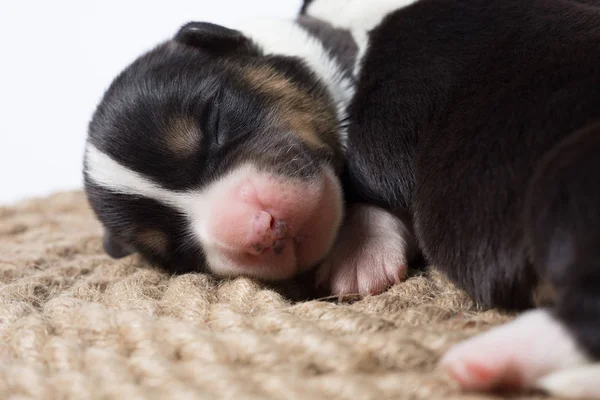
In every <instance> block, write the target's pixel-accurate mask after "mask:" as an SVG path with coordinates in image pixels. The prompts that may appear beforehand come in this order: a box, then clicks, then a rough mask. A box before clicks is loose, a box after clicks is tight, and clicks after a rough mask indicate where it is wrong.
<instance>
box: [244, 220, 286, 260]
mask: <svg viewBox="0 0 600 400" xmlns="http://www.w3.org/2000/svg"><path fill="white" fill-rule="evenodd" d="M286 233H287V227H286V225H285V222H284V221H283V220H280V219H276V218H274V217H273V216H272V215H271V214H269V213H268V212H266V211H259V212H257V213H256V214H255V215H254V220H253V221H252V229H251V232H250V235H249V237H248V244H249V245H248V247H247V252H248V253H250V254H254V255H258V254H261V253H262V252H263V251H265V250H266V249H269V248H272V249H273V252H274V253H276V254H277V253H280V252H281V250H282V249H283V246H284V244H285V240H284V238H285V235H286Z"/></svg>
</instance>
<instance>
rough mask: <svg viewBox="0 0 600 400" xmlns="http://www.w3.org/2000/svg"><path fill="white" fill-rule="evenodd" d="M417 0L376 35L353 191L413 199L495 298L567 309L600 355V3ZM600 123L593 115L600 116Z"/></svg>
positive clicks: (355, 108)
mask: <svg viewBox="0 0 600 400" xmlns="http://www.w3.org/2000/svg"><path fill="white" fill-rule="evenodd" d="M598 4H599V3H598V2H597V1H591V0H590V1H576V0H503V1H490V0H420V1H418V2H416V3H414V4H412V5H410V6H408V7H406V8H404V9H401V10H398V11H396V12H394V13H392V14H390V15H389V16H388V17H387V18H386V19H385V20H384V21H383V23H382V24H381V25H380V26H379V27H377V28H376V29H375V30H374V31H373V32H372V33H371V36H370V47H369V50H368V51H367V53H366V56H365V58H364V59H363V62H362V66H363V67H362V70H361V74H360V76H359V80H358V87H357V94H356V97H355V99H354V101H353V103H352V104H351V106H350V108H349V141H348V154H347V170H346V174H345V185H346V188H347V190H348V191H349V193H352V195H353V200H354V201H361V202H368V203H373V204H377V205H379V206H382V207H384V208H386V209H388V210H390V211H392V212H397V211H398V210H408V211H409V212H410V213H411V214H412V215H413V218H414V223H415V230H416V233H417V236H418V241H419V244H420V246H421V247H422V250H423V252H424V254H425V256H426V258H427V259H428V261H429V262H430V263H431V264H433V265H436V266H438V267H439V268H440V269H441V270H443V271H444V272H445V273H447V274H448V275H449V276H450V277H451V278H452V279H453V280H454V281H455V282H456V283H457V284H458V285H460V286H461V287H463V288H464V289H465V290H466V291H467V292H468V293H469V294H471V295H472V296H473V297H474V298H475V299H476V300H477V301H478V302H479V303H481V304H482V305H483V306H487V307H500V308H505V309H510V310H521V309H526V308H529V307H531V306H532V292H533V289H534V288H535V286H536V285H537V284H538V283H539V282H541V281H542V280H546V279H549V280H550V283H551V284H552V285H553V286H554V287H555V288H556V290H557V292H558V297H557V298H556V299H555V300H556V308H555V311H556V313H557V314H558V315H559V316H560V317H561V318H562V319H563V320H564V321H565V322H566V323H567V325H568V326H569V327H570V328H571V329H572V330H573V332H574V333H575V335H576V336H577V337H579V339H580V342H581V343H582V345H583V346H584V348H585V349H586V350H587V351H588V352H589V353H590V354H591V355H593V356H595V357H598V358H600V343H599V339H598V338H599V337H600V335H598V332H600V128H599V125H597V122H598V121H600V7H598ZM594 124H596V125H594Z"/></svg>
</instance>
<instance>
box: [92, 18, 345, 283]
mask: <svg viewBox="0 0 600 400" xmlns="http://www.w3.org/2000/svg"><path fill="white" fill-rule="evenodd" d="M337 130H338V121H337V118H336V112H335V106H334V104H333V101H332V99H331V97H330V95H329V93H328V92H327V90H326V87H325V85H324V84H323V82H320V81H319V80H318V78H317V77H316V76H315V75H313V73H312V72H311V71H310V70H308V69H307V68H306V66H305V65H304V64H303V61H302V60H300V59H296V58H293V57H283V56H276V55H264V54H262V53H261V50H260V49H259V48H258V46H255V44H254V43H252V41H251V40H250V39H248V38H246V37H245V36H244V35H243V34H242V33H240V32H239V31H235V30H230V29H227V28H224V27H221V26H218V25H213V24H209V23H199V22H194V23H189V24H187V25H185V26H184V27H183V28H181V30H180V31H179V32H178V33H177V35H176V36H175V37H174V38H173V39H172V40H170V41H168V42H166V43H163V44H161V45H159V46H158V47H157V48H155V49H153V50H152V51H150V52H149V53H147V54H145V55H143V56H142V57H140V58H139V59H137V60H136V61H135V62H134V63H133V64H132V65H130V66H129V67H128V68H127V69H126V70H125V71H123V72H122V73H121V74H120V75H119V76H118V77H117V78H116V79H115V80H114V82H113V83H112V84H111V86H110V87H109V89H108V90H107V92H106V93H105V95H104V97H103V99H102V101H101V103H100V105H99V106H98V108H97V110H96V112H95V114H94V116H93V118H92V121H91V122H90V126H89V136H88V142H87V147H86V155H85V160H84V178H85V189H86V193H87V196H88V199H89V201H90V204H91V206H92V208H93V209H94V211H95V213H96V215H97V216H98V218H99V220H100V221H101V222H102V223H103V225H104V228H105V238H104V247H105V250H106V251H107V252H108V253H109V254H110V255H112V256H113V257H122V256H125V255H127V254H130V253H132V252H140V253H141V254H143V255H144V256H145V257H146V258H148V259H150V260H151V261H153V262H155V263H158V264H160V265H161V266H163V267H165V268H168V269H170V270H172V271H177V272H185V271H210V272H213V273H216V274H218V275H227V276H235V275H248V276H255V277H259V278H262V279H271V280H273V279H284V278H287V277H291V276H293V275H295V274H296V273H298V272H302V271H304V270H307V269H309V268H311V267H312V266H314V265H315V264H316V263H318V262H319V261H320V260H321V259H322V258H323V257H324V256H325V255H326V253H327V252H328V251H329V249H330V247H331V245H332V242H333V240H334V238H335V236H336V234H337V231H338V229H339V225H340V220H341V216H342V213H343V206H342V195H341V189H340V184H339V181H338V178H337V175H338V173H339V171H340V168H341V162H342V161H341V149H340V143H339V139H338V136H337Z"/></svg>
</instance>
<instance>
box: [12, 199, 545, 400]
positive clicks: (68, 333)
mask: <svg viewBox="0 0 600 400" xmlns="http://www.w3.org/2000/svg"><path fill="white" fill-rule="evenodd" d="M101 235H102V229H101V227H100V225H99V223H98V222H97V221H96V220H95V218H94V216H93V214H92V213H91V211H90V209H89V208H88V206H87V203H86V200H85V197H84V196H83V194H82V193H80V192H68V193H59V194H56V195H53V196H51V197H48V198H44V199H35V200H28V201H25V202H22V203H19V204H17V205H14V206H10V207H3V208H0V398H1V399H29V398H35V399H291V400H294V399H309V400H318V399H352V400H356V399H365V400H368V399H377V400H381V399H436V398H443V399H452V398H456V399H459V398H465V399H466V398H488V397H486V396H481V395H470V396H468V395H464V394H461V393H460V392H458V391H457V390H456V388H455V387H454V386H453V384H452V383H451V381H450V380H449V379H448V378H447V377H446V376H445V375H444V374H443V373H441V372H440V371H438V370H437V369H436V361H437V360H438V359H439V357H440V355H441V354H442V353H443V352H444V351H445V350H446V349H448V347H449V346H451V345H452V344H454V343H456V342H458V341H459V340H462V339H465V338H467V337H469V336H471V335H474V334H476V333H478V332H481V331H483V330H486V329H489V328H490V327H492V326H494V325H497V324H499V323H502V322H506V321H508V320H509V319H510V316H506V315H501V314H499V313H496V312H493V311H486V312H478V311H477V309H476V307H475V306H474V304H473V303H472V302H471V301H470V300H469V299H468V298H467V297H466V296H465V295H464V294H462V293H461V292H460V291H458V290H456V289H455V288H453V287H452V286H451V285H450V284H448V283H447V282H446V281H444V279H443V278H442V277H441V276H439V275H438V274H435V273H429V274H427V275H426V276H425V275H421V276H413V277H411V278H410V279H408V280H407V281H406V282H404V283H402V284H399V285H396V286H395V287H393V288H391V289H390V290H389V291H387V292H386V293H383V294H381V295H379V296H372V297H368V298H365V299H362V300H359V301H354V302H341V303H340V302H337V301H332V300H329V299H320V300H308V301H293V300H291V298H293V296H289V295H287V294H286V290H284V289H282V290H279V289H277V288H276V289H273V288H269V287H267V286H265V285H263V284H260V283H258V282H255V281H252V280H250V279H245V278H238V279H234V280H217V279H215V278H213V277H210V276H208V275H204V274H187V275H181V276H170V275H168V274H165V273H163V272H161V271H160V270H157V269H155V268H152V267H150V266H148V265H147V264H146V263H145V262H143V261H142V260H140V259H139V257H137V256H130V257H127V258H124V259H121V260H112V259H110V258H109V257H108V256H106V255H105V254H104V252H103V250H102V244H101ZM284 286H285V285H283V287H284ZM292 286H293V285H292ZM294 287H295V288H296V289H297V288H298V287H297V285H296V286H294ZM292 291H293V290H292ZM290 293H291V291H290ZM489 398H492V397H489ZM520 398H525V397H523V396H521V397H520ZM527 398H544V397H543V396H540V395H536V396H534V395H531V396H529V397H527Z"/></svg>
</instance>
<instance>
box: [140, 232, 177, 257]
mask: <svg viewBox="0 0 600 400" xmlns="http://www.w3.org/2000/svg"><path fill="white" fill-rule="evenodd" d="M137 237H138V240H139V241H140V243H141V244H142V245H143V246H145V247H147V248H148V249H149V250H152V251H153V252H155V253H157V254H160V253H165V252H166V251H167V250H168V246H169V239H168V237H167V235H166V234H165V233H164V232H161V231H158V230H155V229H148V230H144V231H141V232H140V233H138V235H137Z"/></svg>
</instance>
